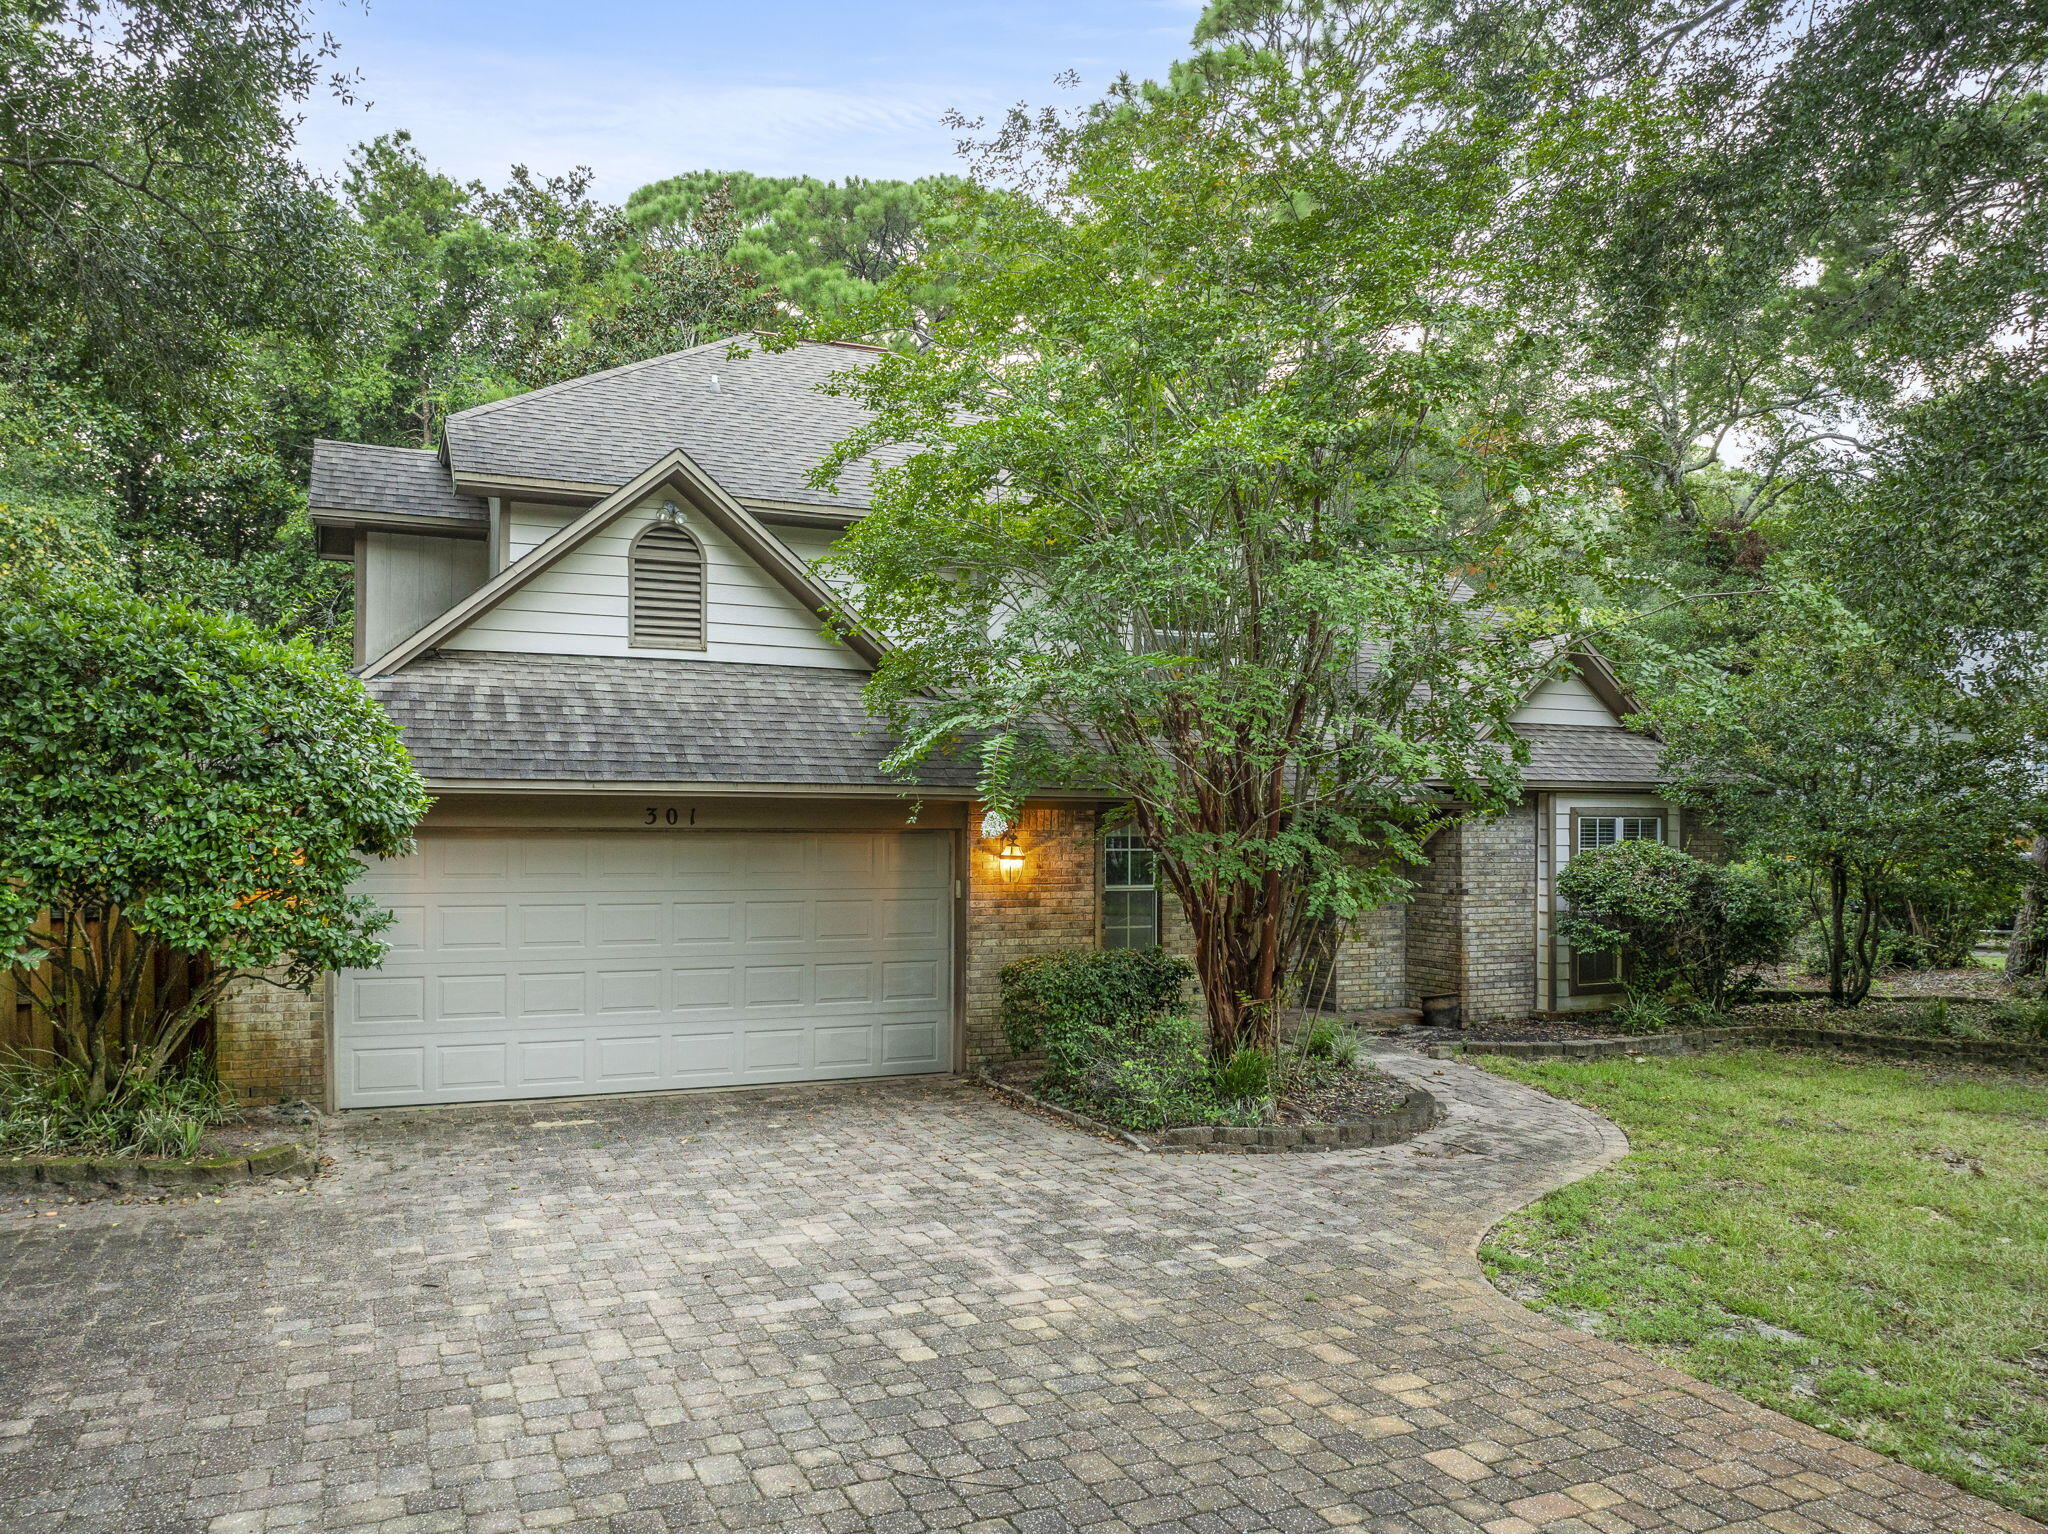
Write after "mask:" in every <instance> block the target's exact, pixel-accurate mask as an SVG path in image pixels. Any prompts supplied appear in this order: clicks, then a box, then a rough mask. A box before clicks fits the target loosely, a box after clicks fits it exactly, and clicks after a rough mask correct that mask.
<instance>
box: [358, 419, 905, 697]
mask: <svg viewBox="0 0 2048 1534" xmlns="http://www.w3.org/2000/svg"><path fill="white" fill-rule="evenodd" d="M664 489H670V490H674V491H676V492H677V493H678V495H679V496H680V497H681V498H682V499H683V501H685V502H686V503H687V504H688V505H689V506H690V507H691V508H692V509H693V510H694V511H695V512H697V513H698V514H699V515H701V516H702V517H703V518H704V519H705V520H706V521H707V522H709V523H710V524H711V525H712V526H713V527H714V528H716V529H717V530H718V532H719V533H721V534H722V535H723V536H724V538H725V539H726V540H727V541H729V542H730V543H731V544H732V545H733V547H734V548H735V549H737V550H738V551H739V553H740V554H742V555H743V556H744V557H745V558H746V559H748V560H749V561H751V562H752V563H753V564H754V565H756V566H758V567H759V568H760V569H761V570H762V571H763V572H764V573H765V574H766V575H767V576H768V577H769V578H770V579H771V580H772V581H773V582H774V583H775V584H776V585H778V586H779V587H781V588H782V590H784V591H785V592H787V593H788V594H789V595H790V596H792V597H794V598H795V599H796V600H797V601H798V602H799V603H801V604H802V605H803V606H804V608H806V609H807V610H808V611H810V612H811V613H812V614H814V615H815V616H816V617H817V618H818V619H819V620H820V622H823V621H825V620H826V619H828V618H829V619H837V620H839V621H841V622H842V623H843V622H844V615H845V609H844V607H843V605H842V604H841V602H840V601H839V598H838V597H837V596H836V595H835V594H834V593H833V592H832V590H831V589H830V588H829V587H827V586H826V585H825V584H824V583H823V582H822V581H820V580H818V579H817V578H816V577H815V576H813V575H812V574H811V573H810V570H809V569H808V567H806V566H805V565H804V563H803V561H801V560H800V559H798V558H797V557H796V556H795V555H794V554H792V553H790V551H789V550H788V549H787V548H785V547H784V546H783V544H782V542H781V540H780V539H778V538H776V537H775V535H774V534H773V533H771V532H769V531H768V529H767V528H765V527H764V526H762V525H761V523H760V522H759V521H758V520H757V519H756V518H755V517H754V515H753V513H751V512H749V511H748V510H747V509H746V508H745V507H743V506H741V505H740V504H739V502H738V501H736V500H734V499H733V498H732V497H731V496H730V495H728V494H727V493H726V492H725V490H724V489H723V488H722V487H721V486H720V485H719V483H718V482H717V481H716V480H715V479H713V478H712V477H711V476H710V475H709V474H707V473H705V471H704V470H703V469H702V468H701V467H700V466H699V465H698V464H697V463H696V462H695V460H693V459H692V458H691V457H690V455H689V454H688V453H685V452H683V451H682V450H681V449H680V448H672V449H670V450H669V451H668V452H666V453H664V454H662V455H661V456H660V457H659V458H657V459H656V460H655V461H654V462H653V463H652V464H649V465H648V466H647V467H646V468H645V469H643V470H641V471H640V472H639V473H638V474H636V475H634V476H632V477H631V478H630V479H629V480H628V481H627V482H626V483H625V484H623V485H621V486H620V487H619V488H618V489H617V490H615V491H613V492H612V493H611V494H610V495H608V496H606V497H605V498H604V499H603V500H601V501H599V502H598V503H597V504H596V505H595V506H593V507H591V508H590V510H588V511H586V512H584V513H583V514H582V515H581V516H579V517H577V518H576V519H575V520H574V521H572V522H571V523H569V525H568V526H567V527H564V528H563V529H562V530H561V531H559V532H557V533H556V534H555V535H554V536H553V537H551V538H549V539H548V540H547V541H546V542H545V543H543V544H541V545H540V547H539V548H537V549H534V550H533V551H532V552H531V553H529V554H527V555H526V556H525V557H523V558H521V559H519V560H516V561H515V562H513V563H512V564H510V565H507V566H506V567H505V568H504V569H503V570H501V571H499V572H498V574H497V575H495V576H493V577H492V578H491V579H490V580H488V581H486V582H485V583H484V584H483V586H481V587H480V588H478V589H477V590H476V591H475V592H473V593H471V594H470V595H469V596H468V597H466V598H464V599H463V600H462V601H460V602H458V603H456V604H455V606H453V607H451V608H450V609H449V610H448V611H447V612H445V613H443V614H442V615H441V616H440V617H438V618H436V619H434V620H433V621H432V622H431V623H429V624H427V625H426V627H424V628H422V629H421V630H419V632H418V633H416V634H413V635H412V636H411V637H410V638H408V639H405V640H403V641H401V642H400V643H399V644H396V645H394V646H392V648H391V649H389V650H387V651H386V652H385V653H384V654H382V655H380V656H378V657H377V658H376V659H375V660H373V661H371V662H370V663H369V664H368V665H366V666H365V667H363V669H362V673H361V674H362V675H363V677H364V678H365V679H370V678H375V677H380V676H389V675H391V674H392V673H394V672H397V671H400V670H402V669H403V668H404V667H406V666H407V665H410V664H411V663H412V662H413V661H415V660H417V659H419V658H420V657H421V656H423V655H425V654H427V653H428V652H429V651H431V650H434V649H435V648H437V647H438V646H441V645H443V644H446V643H447V642H448V641H449V640H451V639H453V638H454V637H455V636H457V635H458V634H461V633H462V632H463V630H465V629H466V628H468V627H469V626H470V625H471V624H474V623H475V622H476V621H477V620H478V619H480V618H482V617H483V616H484V615H486V614H488V613H490V612H492V611H493V610H494V609H496V608H498V607H499V606H500V605H501V604H503V603H504V602H505V600H506V599H507V598H508V597H510V596H512V595H513V594H514V593H516V592H518V591H520V590H522V589H524V588H527V587H530V586H531V585H532V584H533V582H534V581H535V580H537V579H538V578H540V577H541V576H542V575H544V574H545V573H546V572H547V571H549V570H550V569H552V568H554V567H555V566H556V565H558V564H559V563H560V562H561V561H562V560H563V559H565V558H566V557H568V556H569V555H571V554H573V553H575V552H576V551H577V550H578V549H580V548H582V547H584V546H585V545H586V544H588V543H589V542H590V541H591V540H592V539H594V538H595V537H597V536H598V535H599V534H600V533H602V532H603V531H604V530H605V529H607V528H608V527H610V526H611V525H612V524H613V523H615V522H617V521H618V520H620V519H621V518H622V517H625V516H627V515H629V514H630V513H633V512H634V511H636V510H637V509H639V508H640V507H641V505H642V503H644V502H645V501H646V500H647V499H648V498H649V497H650V496H653V495H655V494H657V493H659V492H660V491H662V490H664ZM845 643H846V647H847V649H849V650H851V651H852V652H853V653H854V654H855V655H857V656H859V657H860V658H861V659H862V660H864V661H866V662H868V663H869V664H870V665H872V664H874V662H876V661H877V660H879V659H880V658H881V655H882V645H881V642H880V641H879V640H877V639H875V638H874V637H873V636H872V635H870V634H868V633H867V632H866V631H865V630H864V629H860V628H858V627H857V626H856V627H853V628H852V629H850V630H849V631H848V632H847V634H846V640H845Z"/></svg>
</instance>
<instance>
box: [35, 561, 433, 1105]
mask: <svg viewBox="0 0 2048 1534" xmlns="http://www.w3.org/2000/svg"><path fill="white" fill-rule="evenodd" d="M426 807H427V796H426V791H425V787H424V785H423V784H422V782H421V780H420V778H419V776H418V774H417V773H415V772H414V771H413V769H412V765H411V763H410V762H409V761H408V760H407V758H406V755H405V751H404V749H403V747H401V746H400V745H399V743H398V732H397V729H396V727H395V726H394V725H393V724H392V723H391V721H390V720H389V719H388V718H387V717H386V716H385V714H384V712H383V710H382V709H380V708H379V707H378V706H377V705H376V704H375V703H374V702H373V701H372V700H371V699H370V698H369V696H368V695H367V694H366V693H365V692H364V690H363V688H362V686H361V684H360V683H358V682H357V681H355V680H354V679H353V678H352V677H349V676H347V675H346V674H345V673H344V672H342V671H341V670H340V668H339V667H338V666H337V665H336V664H335V663H334V662H332V661H331V660H329V659H327V658H325V657H323V656H321V655H320V654H318V653H317V652H316V651H314V650H313V649H312V648H311V647H310V646H308V645H306V644H304V643H281V642H279V641H277V640H274V639H272V638H269V637H267V636H266V635H264V634H263V633H261V632H260V631H259V630H257V629H255V628H254V627H252V626H251V625H249V624H247V623H245V622H242V621H240V620H237V619H232V618H223V617H216V616H212V615H208V614H202V613H197V612H194V611H192V610H191V609H189V608H187V607H184V606H182V605H181V604H178V603H175V602H164V601H160V600H152V599H147V598H143V597H138V596H132V595H128V594H126V593H123V592H119V591H111V590H108V589H106V588H104V587H99V586H95V585H92V584H90V583H87V582H83V581H77V580H53V579H50V578H48V577H47V576H43V575H33V574H32V575H29V576H27V577H25V578H19V579H16V580H13V581H12V582H11V583H10V584H9V586H8V588H7V591H6V599H5V601H4V602H0V822H4V823H5V824H6V826H7V827H8V834H7V837H6V838H5V840H4V842H0V960H4V961H5V962H8V963H10V964H13V965H14V966H16V972H17V980H18V982H19V991H18V994H21V995H23V996H26V997H27V998H28V999H29V1000H30V1001H31V1003H32V1004H34V1005H35V1006H36V1007H37V1008H38V1009H39V1010H40V1011H42V1012H43V1014H44V1015H45V1016H46V1017H47V1018H48V1020H49V1022H50V1024H51V1026H52V1028H53V1030H54V1034H55V1037H56V1039H57V1043H58V1050H59V1053H60V1055H61V1056H62V1058H63V1059H64V1061H65V1062H66V1063H67V1064H69V1065H70V1066H72V1067H75V1068H76V1069H77V1070H78V1071H80V1072H82V1073H83V1076H84V1079H85V1081H86V1082H87V1084H88V1087H89V1090H90V1092H91V1093H92V1094H95V1095H98V1096H104V1095H106V1094H109V1093H113V1092H115V1091H117V1090H118V1087H119V1083H120V1081H121V1080H122V1079H123V1078H126V1077H142V1078H153V1077H155V1076H157V1075H158V1074H160V1073H161V1072H162V1071H163V1070H164V1069H165V1068H166V1067H167V1066H168V1065H169V1064H171V1062H172V1061H173V1060H174V1059H175V1058H176V1055H177V1051H178V1049H179V1047H180V1045H181V1044H182V1043H183V1041H184V1040H185V1038H186V1037H187V1036H188V1035H189V1034H190V1032H191V1030H192V1029H193V1028H194V1027H195V1026H196V1025H197V1024H198V1022H199V1021H200V1020H201V1019H202V1018H203V1017H204V1016H205V1015H206V1013H207V1012H208V1010H209V1009H210V1008H211V1007H212V1006H213V1004H214V1002H215V1001H216V1000H217V999H218V998H219V997H220V995H221V993H222V992H223V991H224V990H225V989H226V988H227V986H229V985H230V984H232V983H233V982H235V981H236V980H237V979H240V978H244V977H247V976H250V975H253V974H256V973H258V972H262V971H268V970H277V969H281V970H282V971H283V983H285V984H288V985H291V986H295V987H297V988H299V989H302V990H303V989H307V988H310V987H311V986H312V985H313V984H314V982H315V981H316V980H318V979H319V977H320V976H321V975H322V974H323V973H324V972H326V971H328V970H331V969H338V968H342V967H345V966H361V965H370V964H375V963H376V962H377V961H378V959H379V958H380V957H381V955H382V952H383V946H382V944H380V943H379V942H378V941H377V939H376V935H375V934H376V933H377V931H378V930H379V928H380V927H381V926H382V925H383V924H384V923H385V922H387V921H388V920H389V917H388V916H387V915H384V914H382V913H380V912H379V911H378V910H377V907H376V903H375V902H374V901H372V900H370V899H369V898H368V897H366V896H361V895H352V894H350V893H349V892H348V891H349V887H350V885H351V884H353V883H354V882H355V880H356V878H357V877H358V875H359V874H360V872H361V863H360V861H359V859H361V858H363V857H379V856H381V857H389V856H395V855H398V854H401V853H404V852H406V851H408V850H409V849H410V846H411V842H410V837H411V833H412V828H413V825H414V824H415V822H417V821H418V819H419V818H420V816H421V815H423V814H424V813H425V812H426ZM190 959H198V960H203V961H205V968H204V970H203V972H202V974H201V977H200V978H199V980H198V981H197V983H196V984H193V985H191V986H190V987H189V989H188V988H187V987H186V986H185V985H183V984H182V983H173V977H176V976H180V975H182V974H183V973H184V971H185V968H186V966H185V961H186V960H190Z"/></svg>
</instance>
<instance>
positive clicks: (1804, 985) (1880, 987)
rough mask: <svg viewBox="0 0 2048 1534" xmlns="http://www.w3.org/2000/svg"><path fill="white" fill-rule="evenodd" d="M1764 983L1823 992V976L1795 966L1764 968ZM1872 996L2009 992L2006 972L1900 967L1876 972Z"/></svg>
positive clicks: (1985, 996)
mask: <svg viewBox="0 0 2048 1534" xmlns="http://www.w3.org/2000/svg"><path fill="white" fill-rule="evenodd" d="M1763 975H1764V984H1765V986H1766V987H1767V988H1768V989H1771V990H1786V991H1814V992H1817V993H1819V994H1822V995H1825V994H1826V992H1827V988H1828V982H1827V977H1826V976H1824V975H1807V974H1802V973H1800V972H1799V971H1798V970H1796V969H1790V968H1785V969H1775V970H1765V971H1764V972H1763ZM1870 994H1871V996H1872V998H1873V999H1875V998H1879V997H1892V996H1921V997H1926V996H1951V997H1957V996H1960V997H1967V998H1970V999H1973V1000H1978V1001H2004V1000H2005V999H2006V998H2007V997H2008V996H2010V995H2011V994H2012V990H2011V987H2009V986H2008V985H2007V984H2006V983H2005V971H2003V970H1998V969H1987V968H1985V967H1984V966H1983V965H1975V966H1972V967H1970V968H1966V969H1900V970H1892V971H1890V972H1889V973H1887V974H1883V975H1879V976H1878V977H1877V980H1876V981H1875V982H1874V983H1873V984H1872V985H1871V988H1870Z"/></svg>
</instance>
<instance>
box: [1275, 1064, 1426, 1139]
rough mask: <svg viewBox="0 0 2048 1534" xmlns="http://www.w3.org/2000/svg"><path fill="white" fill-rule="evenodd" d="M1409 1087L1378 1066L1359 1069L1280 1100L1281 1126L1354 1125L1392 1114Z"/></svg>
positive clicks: (1298, 1090) (1405, 1095)
mask: <svg viewBox="0 0 2048 1534" xmlns="http://www.w3.org/2000/svg"><path fill="white" fill-rule="evenodd" d="M1408 1092H1409V1088H1408V1084H1407V1083H1406V1082H1404V1081H1400V1080H1397V1079H1396V1078H1394V1077H1392V1076H1389V1075H1388V1074H1387V1073H1386V1072H1385V1071H1383V1070H1381V1069H1379V1068H1378V1067H1377V1066H1372V1065H1360V1066H1356V1067H1354V1068H1353V1069H1351V1070H1349V1071H1346V1072H1344V1073H1342V1074H1341V1075H1336V1076H1332V1077H1331V1078H1330V1079H1329V1080H1327V1081H1321V1082H1318V1083H1316V1084H1315V1085H1314V1086H1310V1087H1302V1088H1298V1089H1296V1090H1294V1091H1291V1092H1288V1093H1287V1094H1286V1095H1285V1096H1283V1097H1282V1098H1281V1099H1280V1111H1279V1116H1278V1119H1277V1122H1279V1123H1282V1124H1353V1123H1357V1122H1358V1121H1359V1120H1361V1119H1370V1118H1377V1117H1379V1115H1381V1114H1382V1113H1391V1112H1392V1111H1393V1110H1394V1109H1395V1108H1398V1107H1399V1106H1400V1105H1401V1104H1402V1103H1403V1102H1404V1101H1405V1100H1406V1099H1407V1097H1408Z"/></svg>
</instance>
